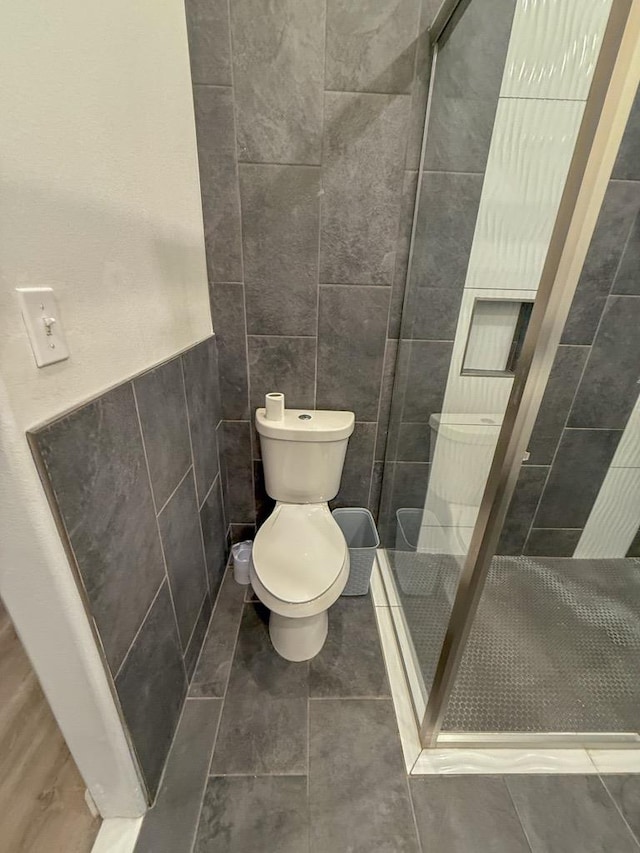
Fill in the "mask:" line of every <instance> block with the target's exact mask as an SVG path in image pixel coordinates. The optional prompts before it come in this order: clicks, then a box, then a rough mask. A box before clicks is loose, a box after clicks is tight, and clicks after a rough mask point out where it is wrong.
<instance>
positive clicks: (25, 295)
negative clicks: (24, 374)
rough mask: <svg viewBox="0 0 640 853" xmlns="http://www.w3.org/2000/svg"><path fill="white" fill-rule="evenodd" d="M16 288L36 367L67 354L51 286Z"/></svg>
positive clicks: (51, 362) (63, 357) (62, 359)
mask: <svg viewBox="0 0 640 853" xmlns="http://www.w3.org/2000/svg"><path fill="white" fill-rule="evenodd" d="M16 290H17V293H18V296H19V298H20V307H21V309H22V319H23V320H24V325H25V326H26V329H27V333H28V335H29V341H30V342H31V349H32V350H33V356H34V358H35V360H36V364H37V365H38V367H44V366H45V365H47V364H54V363H55V362H56V361H64V359H65V358H69V348H68V347H67V341H66V339H65V336H64V330H63V328H62V324H61V322H60V314H59V312H58V303H57V302H56V297H55V295H54V293H53V290H52V288H50V287H18V288H16Z"/></svg>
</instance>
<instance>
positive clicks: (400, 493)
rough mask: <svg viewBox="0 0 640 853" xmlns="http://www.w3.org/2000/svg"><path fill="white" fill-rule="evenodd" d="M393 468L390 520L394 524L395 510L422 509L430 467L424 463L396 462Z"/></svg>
mask: <svg viewBox="0 0 640 853" xmlns="http://www.w3.org/2000/svg"><path fill="white" fill-rule="evenodd" d="M393 467H394V471H393V487H392V497H391V506H390V515H391V519H390V520H391V522H392V524H395V512H396V510H397V509H404V508H413V509H422V508H423V507H424V500H425V497H426V495H427V486H428V485H429V470H430V466H429V465H428V464H426V463H424V462H396V463H395V465H394V466H393Z"/></svg>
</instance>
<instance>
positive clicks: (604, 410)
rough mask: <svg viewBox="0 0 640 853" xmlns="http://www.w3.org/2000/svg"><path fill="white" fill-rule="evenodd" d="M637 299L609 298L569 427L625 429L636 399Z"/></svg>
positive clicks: (639, 323) (639, 345)
mask: <svg viewBox="0 0 640 853" xmlns="http://www.w3.org/2000/svg"><path fill="white" fill-rule="evenodd" d="M639 329H640V299H639V298H638V297H636V296H610V297H609V299H608V300H607V304H606V307H605V310H604V313H603V315H602V320H601V322H600V327H599V328H598V333H597V335H596V339H595V341H594V342H593V347H592V349H591V353H590V355H589V360H588V361H587V366H586V367H585V371H584V375H583V377H582V381H581V382H580V387H579V388H578V393H577V394H576V398H575V400H574V403H573V406H572V408H571V414H570V416H569V426H572V427H588V428H598V429H624V428H625V426H626V424H627V420H628V419H629V415H630V414H631V412H632V410H633V407H634V406H635V404H636V400H637V399H638V365H639V364H640V334H638V330H639Z"/></svg>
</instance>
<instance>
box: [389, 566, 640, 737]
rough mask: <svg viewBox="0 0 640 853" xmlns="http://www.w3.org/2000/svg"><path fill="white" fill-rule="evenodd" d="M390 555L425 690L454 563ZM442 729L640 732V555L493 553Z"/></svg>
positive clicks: (434, 660)
mask: <svg viewBox="0 0 640 853" xmlns="http://www.w3.org/2000/svg"><path fill="white" fill-rule="evenodd" d="M388 556H389V561H390V564H391V566H392V568H393V570H394V574H395V577H396V582H397V586H398V590H399V595H400V598H401V601H402V605H403V608H404V612H405V616H406V620H407V623H408V625H409V629H410V631H411V635H412V638H413V642H414V645H415V649H416V654H417V657H418V660H419V661H420V664H421V669H422V673H423V677H424V680H425V684H426V686H427V688H429V687H430V685H431V682H432V680H433V674H434V671H435V667H436V664H437V659H438V655H439V652H440V646H441V644H442V639H443V637H444V633H445V631H446V626H447V621H448V618H449V614H450V611H451V602H452V601H453V597H454V594H455V589H456V585H457V581H458V571H459V570H458V566H457V563H456V561H455V560H454V559H453V558H451V557H447V556H440V555H433V554H415V553H409V552H399V551H389V552H388ZM444 729H445V730H448V731H484V732H539V731H545V732H625V731H626V732H630V731H639V730H640V561H638V560H632V559H623V560H573V559H559V558H540V557H536V558H531V557H495V558H494V560H493V563H492V566H491V570H490V574H489V578H488V580H487V585H486V587H485V591H484V594H483V596H482V601H481V603H480V606H479V608H478V613H477V616H476V620H475V622H474V625H473V628H472V630H471V635H470V639H469V643H468V645H467V648H466V650H465V653H464V656H463V660H462V664H461V667H460V672H459V674H458V678H457V681H456V684H455V686H454V690H453V694H452V697H451V701H450V705H449V708H448V711H447V714H446V717H445V722H444Z"/></svg>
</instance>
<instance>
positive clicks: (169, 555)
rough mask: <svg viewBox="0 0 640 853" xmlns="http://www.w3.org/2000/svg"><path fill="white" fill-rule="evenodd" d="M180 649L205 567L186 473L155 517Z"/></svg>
mask: <svg viewBox="0 0 640 853" xmlns="http://www.w3.org/2000/svg"><path fill="white" fill-rule="evenodd" d="M158 524H159V526H160V536H161V537H162V547H163V550H164V558H165V561H166V564H167V572H168V574H169V583H170V584H171V595H172V597H173V602H174V605H175V608H176V617H177V619H178V629H179V631H180V640H181V642H182V648H183V649H186V648H187V643H188V642H189V637H190V636H191V631H192V630H193V626H194V624H195V621H196V618H197V616H198V613H199V612H200V606H201V604H202V599H203V597H204V594H205V592H206V591H207V577H206V567H205V563H204V554H203V550H202V534H201V531H200V518H199V515H198V504H197V502H196V493H195V487H194V483H193V473H192V472H191V471H189V473H188V474H187V476H186V477H185V478H184V480H183V481H182V483H180V485H179V486H178V488H177V489H176V491H175V493H174V494H173V496H172V497H171V500H170V501H169V503H168V504H167V505H166V506H165V508H164V509H163V511H162V512H161V513H160V515H159V517H158Z"/></svg>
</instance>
